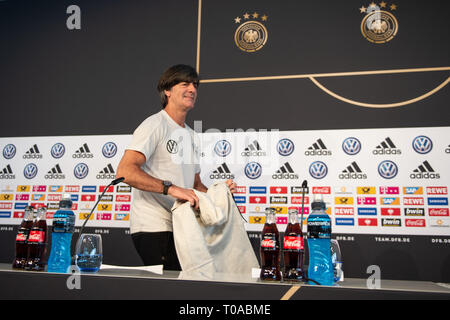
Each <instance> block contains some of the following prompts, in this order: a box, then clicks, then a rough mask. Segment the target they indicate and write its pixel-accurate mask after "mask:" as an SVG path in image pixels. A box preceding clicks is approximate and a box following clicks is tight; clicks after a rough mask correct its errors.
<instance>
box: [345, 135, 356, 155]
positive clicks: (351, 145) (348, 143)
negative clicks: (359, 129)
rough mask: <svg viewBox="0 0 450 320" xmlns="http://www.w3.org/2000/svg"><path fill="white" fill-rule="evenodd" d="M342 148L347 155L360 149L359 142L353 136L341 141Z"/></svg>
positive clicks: (353, 153)
mask: <svg viewBox="0 0 450 320" xmlns="http://www.w3.org/2000/svg"><path fill="white" fill-rule="evenodd" d="M342 150H344V152H345V153H346V154H348V155H351V156H353V155H355V154H357V153H358V152H360V151H361V142H359V140H358V139H356V138H354V137H350V138H347V139H345V140H344V142H342Z"/></svg>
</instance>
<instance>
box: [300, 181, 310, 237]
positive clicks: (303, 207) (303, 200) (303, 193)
mask: <svg viewBox="0 0 450 320" xmlns="http://www.w3.org/2000/svg"><path fill="white" fill-rule="evenodd" d="M306 189H308V181H306V180H303V183H302V214H301V215H300V228H301V229H302V230H303V212H304V211H305V191H306Z"/></svg>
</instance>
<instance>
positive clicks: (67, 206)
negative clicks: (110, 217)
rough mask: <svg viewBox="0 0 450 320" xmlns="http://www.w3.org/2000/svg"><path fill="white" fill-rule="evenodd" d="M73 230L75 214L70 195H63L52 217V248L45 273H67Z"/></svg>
mask: <svg viewBox="0 0 450 320" xmlns="http://www.w3.org/2000/svg"><path fill="white" fill-rule="evenodd" d="M74 229H75V214H74V213H73V211H72V199H71V197H70V194H64V196H63V199H62V200H61V201H60V202H59V210H58V211H56V212H55V214H54V215H53V227H52V248H51V250H50V257H49V259H48V264H47V272H58V273H68V272H69V268H70V266H71V263H72V255H71V252H70V245H71V243H72V235H73V232H74Z"/></svg>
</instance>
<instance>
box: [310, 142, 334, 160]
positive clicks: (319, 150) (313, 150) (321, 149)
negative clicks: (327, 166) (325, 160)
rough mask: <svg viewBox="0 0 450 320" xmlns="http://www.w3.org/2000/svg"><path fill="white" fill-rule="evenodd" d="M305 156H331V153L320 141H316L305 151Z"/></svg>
mask: <svg viewBox="0 0 450 320" xmlns="http://www.w3.org/2000/svg"><path fill="white" fill-rule="evenodd" d="M305 156H331V151H330V150H328V149H327V147H326V146H325V144H324V143H323V141H322V139H317V141H316V142H314V143H313V144H312V146H311V147H309V148H308V150H306V151H305Z"/></svg>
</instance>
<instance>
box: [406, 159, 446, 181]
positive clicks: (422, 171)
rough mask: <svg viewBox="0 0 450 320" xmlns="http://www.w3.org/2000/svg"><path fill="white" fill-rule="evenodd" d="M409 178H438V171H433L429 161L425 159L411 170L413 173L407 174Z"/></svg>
mask: <svg viewBox="0 0 450 320" xmlns="http://www.w3.org/2000/svg"><path fill="white" fill-rule="evenodd" d="M409 177H410V178H411V179H440V178H441V176H440V175H439V173H435V171H434V169H433V168H432V167H431V165H430V163H429V162H428V161H427V160H425V161H424V162H422V164H421V165H419V166H418V167H417V169H414V170H413V173H411V174H410V175H409Z"/></svg>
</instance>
